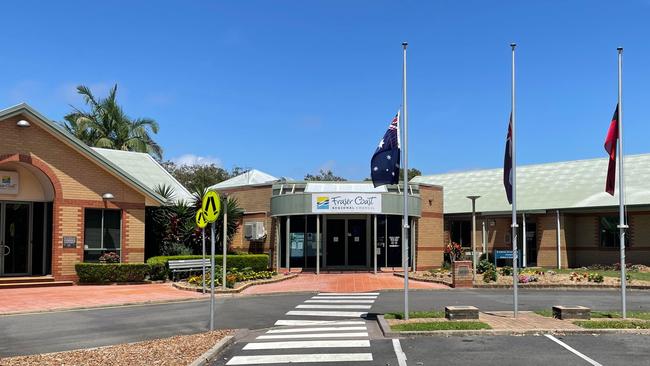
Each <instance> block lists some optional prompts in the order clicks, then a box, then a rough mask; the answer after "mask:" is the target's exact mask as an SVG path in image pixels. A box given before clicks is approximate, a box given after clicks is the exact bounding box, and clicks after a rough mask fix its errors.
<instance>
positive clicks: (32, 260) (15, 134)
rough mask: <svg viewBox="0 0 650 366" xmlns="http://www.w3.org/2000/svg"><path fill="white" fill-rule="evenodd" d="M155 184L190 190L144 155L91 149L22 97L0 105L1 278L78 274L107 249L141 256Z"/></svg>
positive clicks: (128, 258)
mask: <svg viewBox="0 0 650 366" xmlns="http://www.w3.org/2000/svg"><path fill="white" fill-rule="evenodd" d="M158 184H160V185H163V184H166V185H169V186H171V187H173V188H174V190H175V192H176V195H177V198H178V199H185V198H188V197H189V196H190V194H189V192H187V190H185V188H183V187H182V186H181V185H180V184H179V183H178V182H177V181H176V180H175V179H174V178H172V177H171V176H170V175H169V174H168V173H167V172H166V171H165V170H164V169H163V168H162V167H161V166H160V165H159V164H158V163H157V162H156V161H155V160H154V159H153V158H151V157H150V156H149V155H148V154H141V153H131V152H126V151H115V150H105V149H94V148H89V147H88V146H86V145H85V144H83V143H82V142H81V141H79V140H77V139H76V138H74V137H73V136H71V135H70V134H69V133H67V132H66V131H64V130H63V129H62V128H61V127H60V126H59V125H58V124H56V123H54V122H52V121H50V120H48V119H47V118H45V117H44V116H42V115H41V114H39V113H38V112H37V111H35V110H34V109H33V108H31V107H30V106H28V105H26V104H20V105H17V106H14V107H11V108H8V109H5V110H2V111H0V277H7V276H11V277H17V276H47V277H50V278H54V279H56V280H76V274H75V269H74V265H75V263H77V262H81V261H96V260H98V258H99V256H100V255H101V254H103V253H104V252H107V251H111V252H116V253H118V254H119V256H120V259H121V261H122V262H125V263H133V262H135V263H138V262H140V263H141V262H143V261H144V233H145V230H144V225H145V207H146V206H158V205H160V204H162V203H163V200H162V198H161V197H160V196H159V195H158V194H156V193H155V191H154V187H155V186H156V185H158Z"/></svg>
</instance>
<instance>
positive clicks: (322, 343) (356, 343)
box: [244, 339, 370, 350]
mask: <svg viewBox="0 0 650 366" xmlns="http://www.w3.org/2000/svg"><path fill="white" fill-rule="evenodd" d="M369 347H370V341H369V340H362V339H356V340H351V339H347V340H344V341H330V340H319V341H286V342H261V343H249V344H247V345H246V346H244V350H255V349H291V348H369Z"/></svg>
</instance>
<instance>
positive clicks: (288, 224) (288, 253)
mask: <svg viewBox="0 0 650 366" xmlns="http://www.w3.org/2000/svg"><path fill="white" fill-rule="evenodd" d="M290 232H291V216H287V242H286V243H285V247H286V248H287V256H286V257H285V258H284V263H285V267H286V268H287V271H288V272H291V267H290V264H291V262H290V259H291V243H290V239H291V234H290Z"/></svg>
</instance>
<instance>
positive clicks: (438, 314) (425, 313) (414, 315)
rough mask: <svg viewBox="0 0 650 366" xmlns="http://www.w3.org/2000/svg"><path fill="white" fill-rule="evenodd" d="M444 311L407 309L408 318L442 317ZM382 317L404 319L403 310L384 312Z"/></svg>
mask: <svg viewBox="0 0 650 366" xmlns="http://www.w3.org/2000/svg"><path fill="white" fill-rule="evenodd" d="M444 317H445V312H444V311H433V310H431V311H409V318H444ZM384 319H404V312H395V313H386V314H384Z"/></svg>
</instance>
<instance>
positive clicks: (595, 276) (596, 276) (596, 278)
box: [587, 273, 605, 283]
mask: <svg viewBox="0 0 650 366" xmlns="http://www.w3.org/2000/svg"><path fill="white" fill-rule="evenodd" d="M587 280H588V281H589V282H595V283H602V282H603V281H605V277H603V275H601V274H600V273H589V275H588V277H587Z"/></svg>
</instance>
